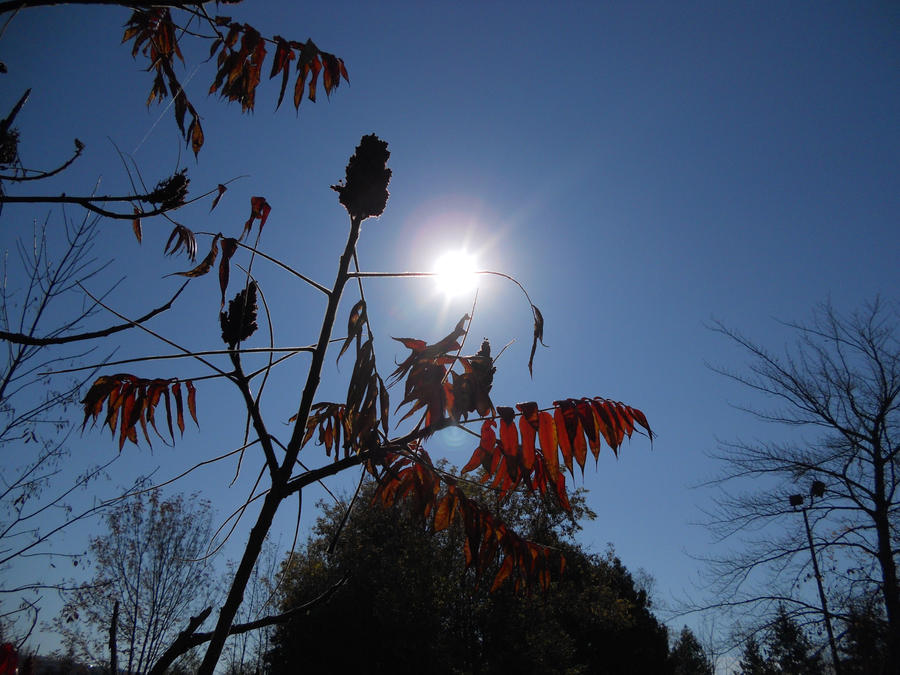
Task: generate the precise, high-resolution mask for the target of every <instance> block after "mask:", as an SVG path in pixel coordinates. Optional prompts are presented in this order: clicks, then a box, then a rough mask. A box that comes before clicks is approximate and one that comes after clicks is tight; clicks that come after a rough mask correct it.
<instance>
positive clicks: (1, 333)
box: [0, 281, 189, 367]
mask: <svg viewBox="0 0 900 675" xmlns="http://www.w3.org/2000/svg"><path fill="white" fill-rule="evenodd" d="M188 283H189V281H185V282H184V283H183V284H181V288H179V289H178V290H177V291H176V292H175V295H173V296H172V297H171V298H170V299H169V301H168V302H167V303H166V304H164V305H161V306H160V307H157V308H156V309H154V310H152V311H150V312H148V313H147V314H145V315H144V316H142V317H140V318H139V319H135V320H134V321H129V322H128V323H121V324H118V325H116V326H110V327H109V328H104V329H103V330H95V331H90V332H88V333H78V334H76V335H64V336H62V337H43V338H39V337H34V336H31V335H25V334H24V333H10V332H8V331H5V330H0V340H6V341H7V342H12V343H15V344H19V345H34V346H40V347H43V346H46V345H61V344H66V343H68V342H79V341H81V340H93V339H94V338H100V337H107V336H108V335H112V334H113V333H118V332H119V331H123V330H127V329H129V328H134V327H135V326H136V325H137V324H140V323H144V322H145V321H149V320H150V319H152V318H153V317H154V316H156V315H157V314H162V313H163V312H165V311H167V310H169V309H171V308H172V304H173V303H174V302H175V300H176V298H178V296H179V295H181V292H182V291H183V290H184V289H185V287H186V286H187V285H188ZM92 367H93V366H92Z"/></svg>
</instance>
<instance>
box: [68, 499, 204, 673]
mask: <svg viewBox="0 0 900 675" xmlns="http://www.w3.org/2000/svg"><path fill="white" fill-rule="evenodd" d="M211 523H212V521H211V509H210V505H209V503H208V502H205V501H202V500H200V499H198V498H197V497H196V495H193V496H191V497H190V498H187V499H186V498H185V497H183V496H180V495H179V496H175V497H173V498H170V499H163V498H162V496H161V495H160V494H159V492H158V491H156V490H154V491H151V492H150V493H145V494H140V495H138V496H135V497H131V498H129V499H128V500H126V501H123V502H121V503H120V504H119V505H118V506H116V507H115V508H114V509H112V510H111V511H110V512H109V513H108V514H107V516H106V525H107V532H106V533H104V534H102V535H100V536H98V537H93V538H92V539H91V542H90V549H89V557H90V559H91V561H92V563H93V566H94V576H93V578H92V579H91V580H90V581H89V582H88V583H86V584H82V585H80V586H79V587H78V588H77V589H76V590H75V591H74V592H72V593H71V594H70V597H69V599H68V601H67V602H66V604H65V606H64V607H63V609H62V612H61V614H60V616H59V617H57V619H56V621H55V625H56V628H57V630H58V631H59V632H60V634H61V635H62V636H63V644H64V645H65V646H66V647H67V648H68V649H69V650H70V651H71V652H72V653H73V654H75V655H76V656H77V657H78V658H81V659H84V660H85V661H86V662H88V663H99V662H104V661H106V660H107V659H105V658H104V655H105V654H106V653H107V649H108V648H109V646H110V645H111V641H112V640H115V642H114V644H115V646H116V649H115V651H114V652H113V653H116V652H118V655H119V658H118V660H119V663H120V664H121V667H122V668H123V669H124V670H125V672H128V673H139V672H146V671H147V669H148V668H149V667H150V665H151V664H153V663H154V662H155V661H156V659H157V658H158V657H159V655H160V654H161V653H162V651H163V650H164V649H165V648H166V647H167V646H168V645H169V643H171V642H172V641H174V639H175V637H176V636H177V634H178V631H179V630H180V628H181V625H182V624H183V623H184V622H185V621H186V620H187V619H188V618H189V617H190V615H191V614H192V613H196V612H199V611H200V610H202V608H203V607H204V606H205V605H206V604H207V603H208V602H209V601H210V599H211V594H212V593H213V588H214V584H212V563H211V559H210V558H209V557H206V556H205V555H204V554H205V552H206V547H207V544H208V542H209V539H210V535H211ZM111 620H116V621H117V624H115V631H114V635H115V637H112V635H113V631H112V630H111V629H110V621H111Z"/></svg>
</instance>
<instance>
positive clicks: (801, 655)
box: [766, 607, 824, 675]
mask: <svg viewBox="0 0 900 675" xmlns="http://www.w3.org/2000/svg"><path fill="white" fill-rule="evenodd" d="M766 651H767V652H768V662H769V664H770V665H771V666H773V667H774V669H775V672H779V673H792V674H793V675H818V674H819V673H821V672H822V670H823V667H824V665H823V663H822V659H821V657H820V656H819V653H818V652H817V651H816V650H815V649H814V648H813V645H812V643H811V642H810V640H809V637H808V636H807V635H806V632H805V631H804V630H803V629H802V628H801V627H800V626H799V625H798V624H797V622H796V621H794V620H793V619H792V618H791V617H790V616H789V615H788V613H787V612H786V611H785V609H784V608H783V607H781V608H779V610H778V616H777V617H776V618H775V623H774V624H773V625H772V628H771V629H770V630H769V637H768V639H767V641H766Z"/></svg>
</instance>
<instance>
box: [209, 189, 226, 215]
mask: <svg viewBox="0 0 900 675" xmlns="http://www.w3.org/2000/svg"><path fill="white" fill-rule="evenodd" d="M227 189H228V188H227V187H225V186H224V185H222V184H221V183H219V186H218V188H217V190H218V194H217V195H216V198H215V199H213V203H212V206H210V207H209V210H210V213H211V212H212V210H213V209H214V208H216V206H218V205H219V200H220V199H222V195H224V194H225V190H227Z"/></svg>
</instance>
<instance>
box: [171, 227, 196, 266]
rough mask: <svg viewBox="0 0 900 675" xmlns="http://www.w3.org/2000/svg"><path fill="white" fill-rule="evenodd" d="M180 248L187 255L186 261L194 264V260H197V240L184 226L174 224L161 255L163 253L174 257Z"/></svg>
mask: <svg viewBox="0 0 900 675" xmlns="http://www.w3.org/2000/svg"><path fill="white" fill-rule="evenodd" d="M170 247H171V249H170ZM182 247H183V248H184V252H185V253H186V254H187V257H188V260H190V261H191V262H194V260H196V259H197V239H196V237H194V233H193V232H191V231H190V230H189V229H188V228H186V227H185V226H184V225H177V224H176V225H175V229H173V230H172V234H170V235H169V240H168V241H167V242H166V247H165V249H164V250H163V253H165V255H174V254H176V253H178V251H179V250H181V248H182Z"/></svg>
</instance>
